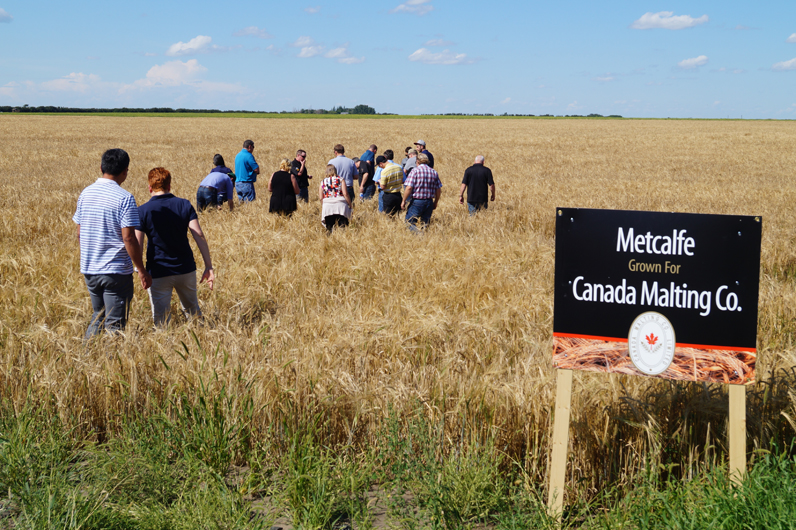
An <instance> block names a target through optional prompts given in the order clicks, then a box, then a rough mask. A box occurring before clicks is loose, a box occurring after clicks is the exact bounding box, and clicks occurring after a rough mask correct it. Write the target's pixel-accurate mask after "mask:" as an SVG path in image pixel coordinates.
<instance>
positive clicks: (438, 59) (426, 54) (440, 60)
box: [409, 48, 474, 64]
mask: <svg viewBox="0 0 796 530" xmlns="http://www.w3.org/2000/svg"><path fill="white" fill-rule="evenodd" d="M409 60H410V61H419V62H421V63H425V64H471V63H473V62H474V61H473V60H472V59H469V58H468V57H467V54H465V53H452V52H451V51H449V50H443V51H441V52H439V53H433V52H431V51H430V50H427V49H426V48H420V49H419V50H417V51H416V52H414V53H413V54H412V55H410V56H409Z"/></svg>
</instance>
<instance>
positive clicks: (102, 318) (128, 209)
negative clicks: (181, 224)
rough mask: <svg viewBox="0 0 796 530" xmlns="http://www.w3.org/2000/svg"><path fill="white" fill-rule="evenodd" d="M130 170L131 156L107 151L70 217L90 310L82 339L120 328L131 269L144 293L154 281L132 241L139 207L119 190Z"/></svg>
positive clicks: (126, 311)
mask: <svg viewBox="0 0 796 530" xmlns="http://www.w3.org/2000/svg"><path fill="white" fill-rule="evenodd" d="M129 166H130V156H129V155H128V154H127V153H126V152H125V151H124V150H122V149H108V150H107V151H105V153H103V154H102V163H101V166H100V168H101V170H102V177H101V178H99V179H97V181H96V182H94V183H93V184H92V185H90V186H88V187H87V188H86V189H84V190H83V192H82V193H81V194H80V198H79V199H78V200H77V210H76V211H75V215H74V217H72V220H73V221H74V222H75V223H76V224H77V239H78V241H79V242H80V272H81V273H82V274H83V275H84V276H85V279H86V287H88V293H89V296H91V306H92V308H93V310H94V314H93V315H92V316H91V322H90V324H89V326H88V329H87V330H86V339H89V338H91V337H92V336H94V335H97V334H99V333H100V332H101V331H102V328H103V325H104V327H105V329H107V330H108V331H120V330H123V329H124V327H125V325H126V324H127V316H128V314H129V312H130V302H131V301H132V299H133V291H134V288H133V277H132V274H133V265H135V267H136V269H138V277H139V279H140V280H141V286H142V287H143V288H144V289H148V288H149V286H150V284H151V283H152V277H151V276H150V275H149V273H148V272H147V271H146V270H145V269H144V263H143V261H142V260H141V246H140V245H139V244H138V241H137V240H136V238H135V229H136V227H137V226H138V224H139V218H138V208H137V207H136V204H135V199H134V198H133V196H132V195H131V194H130V192H128V191H125V190H123V189H122V187H121V184H122V183H123V182H124V181H125V180H126V179H127V171H128V168H129Z"/></svg>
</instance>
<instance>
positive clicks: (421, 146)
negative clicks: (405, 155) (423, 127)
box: [415, 140, 434, 169]
mask: <svg viewBox="0 0 796 530" xmlns="http://www.w3.org/2000/svg"><path fill="white" fill-rule="evenodd" d="M415 147H417V154H420V153H422V154H424V155H426V156H427V157H428V167H430V168H431V169H434V155H432V154H431V153H429V151H428V149H426V142H425V141H423V140H418V141H416V142H415Z"/></svg>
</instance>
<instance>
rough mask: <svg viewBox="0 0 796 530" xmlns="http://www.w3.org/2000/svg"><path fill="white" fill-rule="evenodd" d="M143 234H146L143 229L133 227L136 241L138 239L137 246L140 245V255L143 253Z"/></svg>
mask: <svg viewBox="0 0 796 530" xmlns="http://www.w3.org/2000/svg"><path fill="white" fill-rule="evenodd" d="M145 235H146V234H145V233H144V232H143V231H141V230H139V229H137V228H136V229H135V239H136V241H138V246H139V247H141V254H142V256H143V254H144V236H145Z"/></svg>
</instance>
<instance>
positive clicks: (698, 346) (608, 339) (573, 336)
mask: <svg viewBox="0 0 796 530" xmlns="http://www.w3.org/2000/svg"><path fill="white" fill-rule="evenodd" d="M553 336H554V337H563V338H568V339H587V340H604V341H606V342H627V338H624V339H622V338H619V337H599V336H597V335H579V334H577V333H553ZM675 346H677V347H680V348H696V349H698V350H722V351H727V350H731V351H745V352H750V353H757V348H738V347H735V346H710V345H707V344H686V343H684V342H677V343H675Z"/></svg>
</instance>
